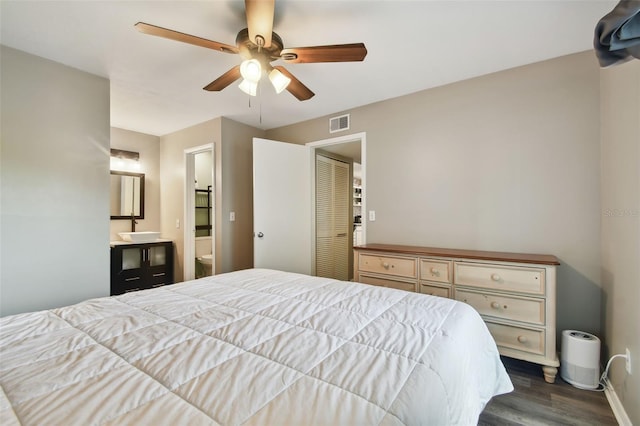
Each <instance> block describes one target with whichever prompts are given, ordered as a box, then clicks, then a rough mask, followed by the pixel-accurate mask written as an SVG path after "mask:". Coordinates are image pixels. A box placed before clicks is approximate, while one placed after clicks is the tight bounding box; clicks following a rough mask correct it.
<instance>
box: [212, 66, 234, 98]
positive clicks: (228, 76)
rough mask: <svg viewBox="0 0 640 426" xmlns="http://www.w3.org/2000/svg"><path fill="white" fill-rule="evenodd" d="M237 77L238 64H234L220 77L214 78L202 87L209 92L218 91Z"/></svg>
mask: <svg viewBox="0 0 640 426" xmlns="http://www.w3.org/2000/svg"><path fill="white" fill-rule="evenodd" d="M239 78H240V65H236V66H235V67H233V68H231V69H230V70H229V71H227V72H225V73H224V74H222V75H221V76H220V77H218V78H216V79H215V80H213V81H212V82H211V83H209V84H208V85H206V86H205V87H203V89H204V90H208V91H210V92H214V91H215V92H219V91H220V90H222V89H224V88H225V87H227V86H228V85H230V84H231V83H233V82H234V81H236V80H237V79H239Z"/></svg>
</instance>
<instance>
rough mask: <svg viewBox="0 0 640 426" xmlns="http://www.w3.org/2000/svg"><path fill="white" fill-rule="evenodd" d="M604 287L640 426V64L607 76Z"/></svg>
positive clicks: (613, 339) (612, 338) (614, 347)
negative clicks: (629, 362) (627, 364)
mask: <svg viewBox="0 0 640 426" xmlns="http://www.w3.org/2000/svg"><path fill="white" fill-rule="evenodd" d="M601 98H602V104H601V105H602V108H601V113H602V129H601V132H602V145H601V150H602V180H601V184H602V212H601V213H602V284H603V288H604V292H605V299H604V303H603V309H604V312H605V324H606V326H605V341H606V346H607V349H608V350H607V351H606V352H607V353H608V356H611V355H613V354H620V353H622V354H624V352H625V349H626V348H629V350H630V351H631V360H632V365H631V371H632V373H633V375H628V374H627V373H626V372H625V369H624V361H622V360H616V361H614V362H613V364H612V367H611V374H610V377H611V381H612V383H613V385H614V389H615V390H616V394H617V395H618V397H619V399H620V400H621V402H622V404H623V405H624V408H625V411H626V412H627V414H628V415H629V418H630V419H631V423H632V424H634V425H640V406H639V405H638V402H639V401H640V331H639V330H638V327H639V325H640V310H639V309H638V303H639V302H640V262H638V260H639V259H640V61H632V62H629V63H627V64H624V65H619V66H615V67H612V68H608V69H605V70H602V72H601Z"/></svg>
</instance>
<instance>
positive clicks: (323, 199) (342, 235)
mask: <svg viewBox="0 0 640 426" xmlns="http://www.w3.org/2000/svg"><path fill="white" fill-rule="evenodd" d="M350 197H351V186H350V184H349V164H348V163H344V162H342V161H336V160H333V159H331V158H327V157H322V156H317V157H316V275H317V276H319V277H329V278H336V279H340V280H348V279H349V240H348V238H350V233H349V224H350V220H349V203H350V202H351V198H350Z"/></svg>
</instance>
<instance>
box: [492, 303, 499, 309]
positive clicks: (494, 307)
mask: <svg viewBox="0 0 640 426" xmlns="http://www.w3.org/2000/svg"><path fill="white" fill-rule="evenodd" d="M491 307H492V308H493V309H499V308H500V304H499V303H498V302H491Z"/></svg>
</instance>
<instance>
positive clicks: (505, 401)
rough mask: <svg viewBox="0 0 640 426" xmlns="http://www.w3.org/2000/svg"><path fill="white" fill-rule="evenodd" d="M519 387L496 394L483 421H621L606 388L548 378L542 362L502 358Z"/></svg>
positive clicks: (532, 425) (484, 425)
mask: <svg viewBox="0 0 640 426" xmlns="http://www.w3.org/2000/svg"><path fill="white" fill-rule="evenodd" d="M502 361H503V363H504V365H505V367H506V368H507V372H508V373H509V377H511V382H512V383H513V387H514V388H515V390H514V391H513V392H511V393H509V394H506V395H500V396H497V397H495V398H493V399H492V400H491V401H490V402H489V404H487V407H486V408H485V410H484V411H483V412H482V414H481V415H480V421H479V423H478V424H479V425H482V426H488V425H492V426H493V425H509V426H513V425H523V426H525V425H526V426H535V425H580V426H583V425H598V426H605V425H614V426H615V425H617V424H618V422H617V421H616V418H615V417H614V415H613V412H612V411H611V407H610V406H609V403H608V402H607V398H606V397H605V395H604V392H592V391H588V390H581V389H577V388H575V387H573V386H571V385H570V384H568V383H567V382H565V381H563V380H562V378H561V377H560V374H558V377H557V378H556V382H555V383H554V384H549V383H547V382H545V381H544V378H543V376H542V369H541V368H540V366H538V365H535V364H531V363H527V362H524V361H518V360H514V359H511V358H504V357H503V358H502Z"/></svg>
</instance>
